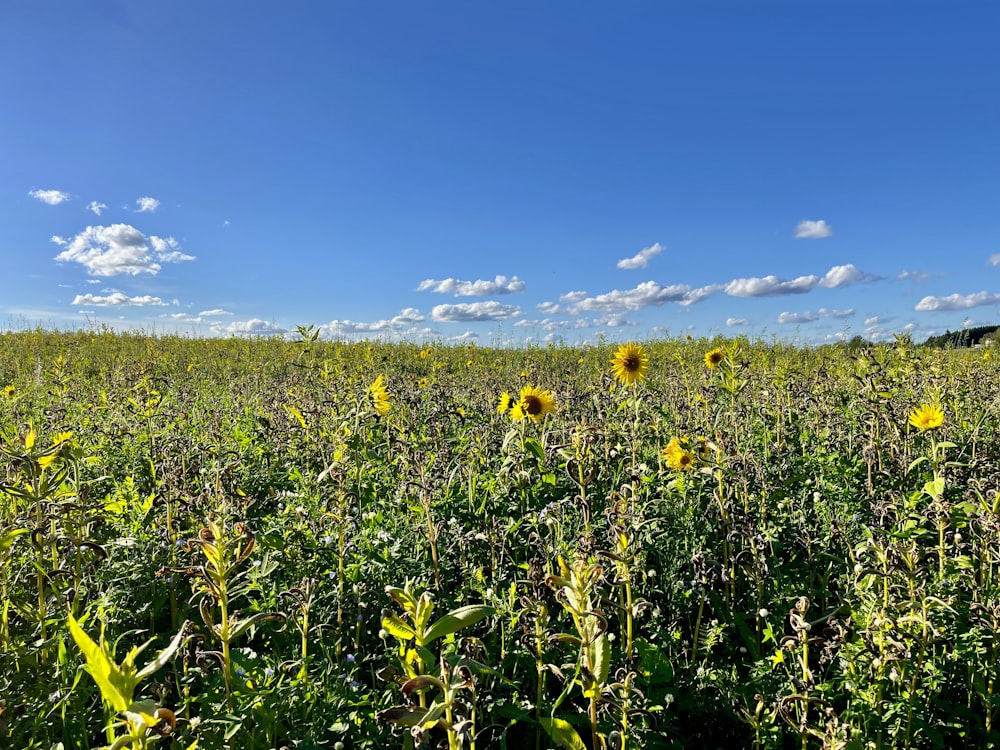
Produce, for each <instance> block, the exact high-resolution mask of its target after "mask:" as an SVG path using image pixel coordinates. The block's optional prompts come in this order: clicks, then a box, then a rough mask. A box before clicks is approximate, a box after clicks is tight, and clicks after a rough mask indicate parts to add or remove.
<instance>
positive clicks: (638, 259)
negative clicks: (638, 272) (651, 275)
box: [618, 242, 666, 270]
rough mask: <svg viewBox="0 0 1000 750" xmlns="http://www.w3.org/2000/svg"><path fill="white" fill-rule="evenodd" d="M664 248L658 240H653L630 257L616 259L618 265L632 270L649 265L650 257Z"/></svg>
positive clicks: (653, 256)
mask: <svg viewBox="0 0 1000 750" xmlns="http://www.w3.org/2000/svg"><path fill="white" fill-rule="evenodd" d="M665 249H666V248H664V247H663V245H661V244H660V243H659V242H654V243H653V244H652V245H650V246H649V247H644V248H643V249H642V250H640V251H639V252H638V253H636V254H635V255H633V256H632V257H631V258H622V259H621V260H620V261H618V267H619V268H622V269H625V270H632V269H635V268H645V267H646V266H648V265H649V260H650V258H655V257H656V256H657V255H659V254H660V253H662V252H663V251H664V250H665Z"/></svg>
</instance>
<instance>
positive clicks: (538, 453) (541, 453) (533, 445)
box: [524, 438, 545, 461]
mask: <svg viewBox="0 0 1000 750" xmlns="http://www.w3.org/2000/svg"><path fill="white" fill-rule="evenodd" d="M524 447H525V448H526V449H527V451H528V453H530V454H532V455H533V456H534V457H535V458H537V459H538V460H539V461H544V460H545V449H544V448H542V444H541V443H539V442H538V441H537V440H535V439H534V438H528V439H527V440H525V441H524Z"/></svg>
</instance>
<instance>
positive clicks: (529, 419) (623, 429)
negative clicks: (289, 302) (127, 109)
mask: <svg viewBox="0 0 1000 750" xmlns="http://www.w3.org/2000/svg"><path fill="white" fill-rule="evenodd" d="M0 341H2V346H0V389H2V390H0V463H2V468H0V747H10V748H18V749H19V750H20V749H25V748H32V749H38V750H58V749H61V750H75V749H76V748H87V749H96V748H113V749H114V750H139V749H140V748H141V749H145V748H179V749H181V750H192V749H194V748H201V749H202V750H215V749H220V750H221V749H226V750H250V749H257V748H259V749H262V750H272V749H275V748H288V749H289V750H291V749H293V748H298V749H300V750H308V749H310V748H337V749H339V748H379V749H382V748H393V747H398V748H414V749H416V748H448V749H449V750H457V749H458V748H469V749H470V750H487V749H490V748H509V749H510V750H521V749H523V748H528V749H534V750H544V749H545V748H566V749H569V750H581V749H585V748H591V749H592V750H597V748H607V749H608V750H612V749H614V750H617V749H619V748H633V749H638V748H725V749H729V748H799V749H801V750H809V749H810V748H813V749H817V750H818V749H819V748H831V749H832V748H838V749H841V748H842V749H849V750H868V749H872V748H989V747H998V746H1000V728H998V726H997V725H998V723H1000V698H998V693H1000V685H998V679H1000V644H998V632H1000V494H998V490H1000V421H998V416H1000V414H998V413H1000V369H998V367H997V364H996V359H992V358H991V357H990V351H989V349H983V350H938V349H930V348H925V347H921V346H918V345H915V344H914V343H913V342H912V341H910V340H909V339H907V338H899V339H897V340H895V341H893V342H891V343H887V344H879V345H877V346H869V347H864V348H858V349H853V348H848V347H846V346H825V347H814V348H801V347H799V348H796V347H792V346H790V345H786V344H783V343H781V342H777V341H773V342H764V341H755V342H751V341H749V340H746V339H732V340H723V339H719V340H712V341H709V340H658V341H649V342H645V343H642V344H639V343H629V344H624V345H620V346H619V345H617V344H600V345H594V346H586V347H576V348H573V347H568V346H555V347H540V348H523V349H507V350H494V349H486V348H481V347H476V346H445V345H441V344H431V345H426V344H425V345H423V346H420V345H417V344H404V343H398V344H396V343H393V344H390V343H368V342H366V343H345V342H339V343H338V342H326V341H321V340H320V339H319V337H318V336H317V333H316V331H315V330H314V329H312V328H300V329H299V331H298V333H297V335H295V336H294V337H290V338H288V339H282V338H272V339H258V340H248V339H218V340H199V339H192V338H184V337H171V336H151V335H144V334H115V333H112V332H109V331H107V330H100V331H80V332H75V333H68V332H47V331H42V330H37V331H21V332H12V333H5V334H0Z"/></svg>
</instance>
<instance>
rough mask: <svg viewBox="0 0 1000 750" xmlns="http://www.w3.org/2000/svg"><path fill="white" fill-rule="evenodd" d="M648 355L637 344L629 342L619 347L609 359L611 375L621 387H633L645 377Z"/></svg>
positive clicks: (647, 367)
mask: <svg viewBox="0 0 1000 750" xmlns="http://www.w3.org/2000/svg"><path fill="white" fill-rule="evenodd" d="M648 369H649V355H648V354H646V350H645V349H643V348H642V347H641V346H640V345H639V344H633V343H632V342H631V341H629V342H628V343H627V344H624V345H622V346H619V347H618V349H617V351H615V355H614V356H613V357H612V358H611V374H612V375H614V376H615V379H616V380H617V381H618V382H619V383H621V384H622V385H635V384H636V382H637V381H639V380H643V379H644V378H645V377H646V370H648Z"/></svg>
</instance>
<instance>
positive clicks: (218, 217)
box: [0, 0, 1000, 346]
mask: <svg viewBox="0 0 1000 750" xmlns="http://www.w3.org/2000/svg"><path fill="white" fill-rule="evenodd" d="M997 29H1000V3H998V2H996V1H995V0H940V1H938V0H753V1H752V2H750V1H749V0H728V1H727V0H700V1H697V2H696V0H655V1H654V0H648V1H641V0H620V1H616V2H591V1H590V0H573V1H572V2H570V1H569V0H546V1H545V2H538V1H537V0H532V1H531V2H527V1H522V0H504V2H497V3H478V2H468V0H428V2H419V3H416V2H403V1H401V0H396V1H394V2H387V1H386V0H364V1H362V0H352V1H351V2H346V1H341V0H322V1H320V0H294V1H291V2H281V3H278V2H265V1H264V0H261V2H252V3H251V2H244V1H242V0H239V1H237V0H210V1H209V2H206V1H205V0H170V2H139V1H138V0H74V1H73V2H66V1H65V0H0V329H8V330H9V329H13V330H23V329H26V328H35V327H38V326H41V327H45V328H60V329H70V330H76V329H88V328H92V327H99V326H108V327H111V328H114V329H116V330H130V329H136V330H142V331H146V332H149V333H157V334H167V333H175V332H176V333H181V334H184V335H192V336H219V335H222V336H227V335H240V336H242V335H279V334H283V333H294V331H295V329H296V328H297V327H298V326H309V325H312V326H316V327H317V328H319V329H320V331H321V332H322V334H323V335H324V336H325V337H328V338H332V339H345V340H355V339H364V338H368V339H382V340H399V339H403V340H411V341H415V342H442V343H444V342H468V341H475V342H476V343H478V344H482V345H488V346H500V345H524V344H536V343H541V342H565V343H567V344H579V343H587V342H597V341H600V340H602V339H603V340H610V341H625V340H651V339H655V338H659V337H665V336H666V337H679V336H685V335H692V336H695V337H715V336H743V335H745V336H748V337H750V338H751V339H756V338H765V339H772V338H775V337H777V338H780V339H783V340H788V341H791V342H797V343H807V344H818V343H823V342H827V341H836V340H839V339H843V338H850V337H853V336H855V335H860V336H863V337H865V338H868V339H870V340H874V341H878V340H889V339H891V338H892V336H893V335H894V334H898V333H910V334H911V335H912V336H913V338H914V340H917V341H921V340H923V339H924V338H926V337H927V336H929V335H932V334H936V333H941V332H944V331H945V330H946V329H950V330H956V329H959V328H961V327H962V326H972V325H1000V210H998V208H1000V55H998V52H997V46H996V34H997Z"/></svg>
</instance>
